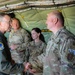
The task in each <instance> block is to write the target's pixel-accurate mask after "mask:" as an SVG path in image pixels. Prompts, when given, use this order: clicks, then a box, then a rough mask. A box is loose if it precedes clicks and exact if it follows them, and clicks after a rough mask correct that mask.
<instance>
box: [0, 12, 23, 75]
mask: <svg viewBox="0 0 75 75" xmlns="http://www.w3.org/2000/svg"><path fill="white" fill-rule="evenodd" d="M10 21H11V20H10V17H9V16H8V15H7V14H1V13H0V75H9V74H10V73H19V72H23V71H24V65H23V63H14V62H12V58H11V54H10V50H9V47H8V44H7V40H6V38H5V36H4V33H5V32H6V31H8V30H9V29H10Z"/></svg>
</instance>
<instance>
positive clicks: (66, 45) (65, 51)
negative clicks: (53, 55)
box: [60, 38, 75, 64]
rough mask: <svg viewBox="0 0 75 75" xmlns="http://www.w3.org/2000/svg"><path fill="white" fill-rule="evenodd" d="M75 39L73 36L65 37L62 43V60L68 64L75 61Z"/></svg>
mask: <svg viewBox="0 0 75 75" xmlns="http://www.w3.org/2000/svg"><path fill="white" fill-rule="evenodd" d="M74 54H75V40H74V39H72V38H67V39H65V40H64V41H63V42H62V43H61V45H60V56H61V61H62V62H65V63H67V64H73V63H75V55H74Z"/></svg>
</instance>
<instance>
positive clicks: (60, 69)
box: [43, 27, 75, 75]
mask: <svg viewBox="0 0 75 75" xmlns="http://www.w3.org/2000/svg"><path fill="white" fill-rule="evenodd" d="M43 75H75V36H74V35H73V34H72V33H70V32H69V31H68V30H66V28H65V27H63V28H61V29H60V30H59V31H58V32H57V33H56V34H55V35H52V37H51V38H50V40H49V42H48V45H47V49H46V56H45V61H44V71H43Z"/></svg>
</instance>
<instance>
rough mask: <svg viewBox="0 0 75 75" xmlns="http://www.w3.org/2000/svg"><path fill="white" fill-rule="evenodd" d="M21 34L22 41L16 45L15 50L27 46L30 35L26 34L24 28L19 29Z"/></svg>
mask: <svg viewBox="0 0 75 75" xmlns="http://www.w3.org/2000/svg"><path fill="white" fill-rule="evenodd" d="M21 35H22V38H23V43H22V44H21V45H18V47H17V50H19V51H20V50H21V49H22V50H24V49H26V47H27V44H28V43H29V42H30V39H31V38H30V35H29V34H28V32H27V31H25V30H24V29H23V30H21Z"/></svg>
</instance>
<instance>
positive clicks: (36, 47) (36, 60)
mask: <svg viewBox="0 0 75 75" xmlns="http://www.w3.org/2000/svg"><path fill="white" fill-rule="evenodd" d="M28 49H29V62H30V63H31V65H32V68H34V69H36V70H37V71H38V72H42V71H43V59H44V56H45V49H46V44H45V43H44V42H42V41H40V42H36V43H35V42H34V41H32V42H30V43H29V44H28ZM27 51H28V50H27Z"/></svg>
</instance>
